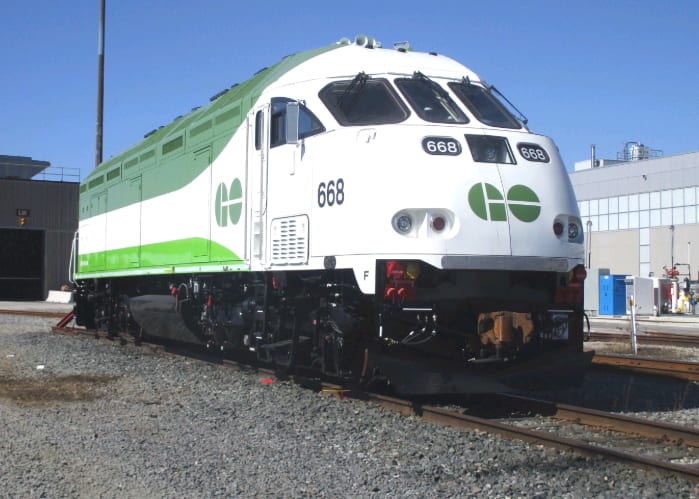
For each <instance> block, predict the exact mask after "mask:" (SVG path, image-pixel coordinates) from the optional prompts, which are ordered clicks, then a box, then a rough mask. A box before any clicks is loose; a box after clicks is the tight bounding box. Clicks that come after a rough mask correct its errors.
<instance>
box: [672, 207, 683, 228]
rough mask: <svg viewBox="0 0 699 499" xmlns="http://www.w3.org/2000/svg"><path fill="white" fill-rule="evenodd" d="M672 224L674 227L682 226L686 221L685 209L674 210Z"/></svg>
mask: <svg viewBox="0 0 699 499" xmlns="http://www.w3.org/2000/svg"><path fill="white" fill-rule="evenodd" d="M672 223H673V224H674V225H682V224H684V223H685V221H684V208H683V207H682V206H680V207H678V208H673V209H672Z"/></svg>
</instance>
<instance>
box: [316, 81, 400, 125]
mask: <svg viewBox="0 0 699 499" xmlns="http://www.w3.org/2000/svg"><path fill="white" fill-rule="evenodd" d="M318 95H319V97H320V100H322V101H323V103H324V104H325V105H326V106H327V107H328V109H329V110H330V112H331V113H332V114H333V116H334V117H335V119H336V120H337V121H338V122H339V123H340V124H341V125H380V124H387V123H399V122H401V121H403V120H405V119H406V118H407V117H408V115H409V114H410V113H409V111H408V110H407V109H406V107H405V105H404V104H403V103H402V102H401V100H400V98H399V97H398V96H397V95H396V93H395V91H394V90H393V88H392V87H391V85H390V84H389V83H388V81H387V80H385V79H383V78H370V77H369V76H367V75H366V74H364V73H359V74H358V75H357V76H356V77H355V78H354V79H353V80H344V81H334V82H332V83H329V84H328V85H326V86H325V87H324V88H323V89H322V90H321V91H320V93H319V94H318Z"/></svg>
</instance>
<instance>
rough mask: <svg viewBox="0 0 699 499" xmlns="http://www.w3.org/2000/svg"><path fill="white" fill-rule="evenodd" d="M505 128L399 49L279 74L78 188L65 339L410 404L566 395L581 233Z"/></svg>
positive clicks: (344, 44) (511, 124)
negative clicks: (416, 398)
mask: <svg viewBox="0 0 699 499" xmlns="http://www.w3.org/2000/svg"><path fill="white" fill-rule="evenodd" d="M512 109H513V106H511V105H510V104H509V102H508V101H506V99H504V98H503V97H502V96H501V95H500V94H499V92H497V90H496V89H495V88H494V87H491V86H489V85H487V84H486V83H484V82H483V81H482V80H481V79H480V78H479V77H478V75H476V74H475V73H473V72H472V71H471V70H469V69H468V68H466V67H464V66H463V65H461V64H459V63H457V62H455V61H454V60H452V59H449V58H447V57H444V56H442V55H438V54H435V53H421V52H416V51H413V50H411V49H410V48H409V47H407V46H406V45H399V46H396V47H394V48H391V49H386V48H382V47H381V46H380V44H378V43H377V42H376V41H375V40H373V39H372V38H369V37H364V36H358V37H357V38H356V40H355V41H354V42H350V41H349V40H347V39H343V40H341V41H340V42H338V43H336V44H333V45H330V46H327V47H323V48H320V49H316V50H311V51H307V52H301V53H298V54H294V55H290V56H288V57H286V58H284V59H283V60H282V61H280V62H279V63H277V64H276V65H274V66H272V67H270V68H266V69H264V70H262V71H260V72H258V73H257V74H256V75H254V77H253V78H251V79H250V80H248V81H246V82H244V83H241V84H239V85H234V86H233V87H232V88H230V89H228V90H227V91H225V92H222V93H220V94H219V95H217V96H215V97H214V98H212V100H211V102H210V103H209V104H208V105H206V106H204V107H201V108H198V109H195V110H193V111H192V112H190V113H189V114H187V115H185V116H182V117H180V118H178V119H176V120H175V121H174V122H172V123H170V124H169V125H167V126H165V127H161V128H160V129H158V130H155V131H153V132H151V133H150V134H148V135H146V137H145V138H144V140H143V141H142V142H140V143H139V144H137V145H136V146H134V147H133V148H131V149H129V150H127V151H125V152H124V153H122V154H120V155H118V156H115V157H113V158H111V159H109V160H108V161H105V162H104V163H103V164H102V165H100V166H99V167H98V168H96V169H95V170H94V171H93V172H92V173H91V174H90V175H89V176H88V177H87V178H86V179H85V181H84V182H83V184H82V185H81V189H80V224H79V231H78V235H77V237H76V245H75V246H76V248H75V257H74V259H73V265H74V278H75V282H76V292H75V315H76V321H77V323H78V324H80V325H84V326H86V327H89V328H102V329H106V330H108V331H110V332H112V333H115V334H116V333H119V332H123V331H127V330H129V329H131V330H132V331H136V332H138V333H140V332H144V333H145V334H148V335H152V336H162V337H166V338H170V339H173V340H178V341H183V342H187V343H197V344H202V345H207V346H209V347H212V348H216V349H219V350H221V351H224V352H226V351H231V352H234V351H240V352H249V353H251V354H254V355H256V356H257V357H258V358H259V359H260V360H261V361H264V362H269V363H273V364H275V365H278V366H283V367H285V368H303V369H311V370H315V371H317V372H319V373H323V374H326V375H329V376H333V377H338V378H343V379H348V378H349V379H353V380H356V381H364V382H367V381H370V380H378V379H382V380H387V381H389V382H390V383H392V384H393V385H395V386H396V387H397V388H398V389H399V390H402V391H411V390H412V391H418V392H425V391H484V390H490V389H495V388H494V387H501V386H502V385H512V384H513V383H516V382H517V381H521V380H523V379H526V378H528V377H529V376H528V375H531V376H533V377H534V378H536V377H538V379H539V381H541V380H542V379H548V380H551V379H555V378H558V377H559V375H562V374H563V373H564V371H566V370H570V369H571V368H573V367H575V366H579V365H580V364H581V363H584V359H585V358H586V357H585V355H583V353H582V342H583V337H582V317H583V294H582V289H583V288H582V284H583V279H584V278H585V269H584V265H583V261H584V256H583V251H584V250H583V231H582V225H581V222H580V218H579V214H578V208H577V204H576V201H575V196H574V193H573V190H572V187H571V184H570V182H569V179H568V175H567V173H566V170H565V168H564V165H563V163H562V161H561V158H560V155H559V153H558V150H557V148H556V146H555V144H554V143H553V141H552V140H551V139H549V138H548V137H544V136H541V135H537V134H534V133H532V132H530V130H529V129H528V128H527V123H526V120H525V119H524V118H523V117H521V116H519V115H518V113H516V112H512ZM497 389H500V388H497Z"/></svg>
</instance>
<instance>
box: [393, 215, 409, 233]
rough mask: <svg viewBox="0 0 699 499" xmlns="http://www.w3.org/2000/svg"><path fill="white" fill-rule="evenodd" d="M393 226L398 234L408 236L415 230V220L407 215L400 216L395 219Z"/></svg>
mask: <svg viewBox="0 0 699 499" xmlns="http://www.w3.org/2000/svg"><path fill="white" fill-rule="evenodd" d="M393 226H394V227H395V228H396V230H397V231H398V232H402V233H403V234H407V233H408V232H410V230H411V229H412V228H413V219H412V218H411V217H410V215H408V214H407V213H403V214H400V215H398V216H397V217H395V218H394V219H393Z"/></svg>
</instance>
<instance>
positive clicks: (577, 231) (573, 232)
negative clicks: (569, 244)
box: [568, 223, 580, 239]
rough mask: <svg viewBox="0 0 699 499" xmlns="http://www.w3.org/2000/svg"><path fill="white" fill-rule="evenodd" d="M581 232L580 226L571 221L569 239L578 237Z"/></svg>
mask: <svg viewBox="0 0 699 499" xmlns="http://www.w3.org/2000/svg"><path fill="white" fill-rule="evenodd" d="M579 234H580V228H579V227H578V226H577V225H576V224H574V223H569V224H568V239H577V237H578V235H579Z"/></svg>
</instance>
